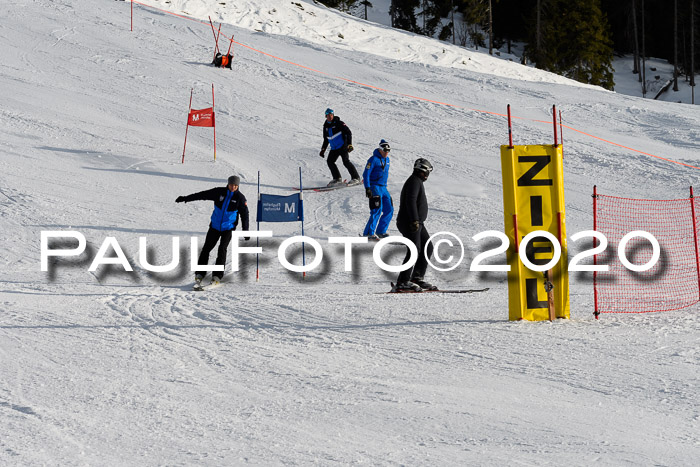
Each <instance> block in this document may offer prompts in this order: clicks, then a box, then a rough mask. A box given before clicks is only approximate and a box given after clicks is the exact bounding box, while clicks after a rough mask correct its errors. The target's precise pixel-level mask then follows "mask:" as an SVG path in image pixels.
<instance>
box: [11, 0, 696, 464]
mask: <svg viewBox="0 0 700 467" xmlns="http://www.w3.org/2000/svg"><path fill="white" fill-rule="evenodd" d="M145 3H147V4H149V5H150V6H155V7H158V8H164V9H169V11H170V12H173V13H178V14H179V15H181V16H175V15H172V14H169V13H166V12H164V11H161V10H158V9H154V8H151V7H145V6H143V5H141V4H139V3H134V30H133V32H132V31H130V19H129V7H130V5H129V2H115V1H112V0H102V1H96V0H22V1H17V0H9V1H5V2H2V4H0V17H1V18H2V21H0V45H1V46H0V59H1V61H2V64H3V65H2V67H0V89H2V97H3V99H2V101H3V102H2V106H0V125H2V132H1V133H0V157H1V160H2V170H0V235H1V236H2V242H1V243H0V264H1V265H2V273H3V274H2V276H1V277H0V375H2V377H1V378H0V421H1V425H2V427H3V430H2V431H3V433H2V436H0V464H3V465H26V464H39V465H44V464H50V465H55V464H61V465H86V464H87V465H155V464H157V465H173V464H177V465H193V464H208V465H240V464H245V463H251V464H273V465H274V464H321V465H333V464H351V463H357V464H360V463H364V464H380V465H472V464H475V465H493V466H501V465H514V464H516V465H543V464H549V465H589V464H599V465H621V464H627V465H637V464H640V465H669V466H671V465H673V466H679V465H696V463H697V459H698V458H700V426H699V424H700V407H699V403H698V400H699V398H698V386H699V381H698V374H699V373H698V367H699V354H698V351H697V349H698V339H699V336H700V334H699V332H698V331H699V330H700V326H699V320H698V309H699V307H698V306H697V305H696V306H693V307H690V308H687V309H684V310H680V311H677V312H668V313H654V314H643V315H635V314H632V315H603V316H602V317H601V319H600V320H598V321H597V320H595V319H594V317H593V315H592V312H593V291H592V285H591V276H590V275H589V274H586V273H577V274H571V319H570V320H558V321H556V322H553V323H549V322H536V323H533V322H523V321H521V322H509V321H508V310H507V283H506V278H505V273H475V272H470V271H469V263H470V261H471V260H472V259H473V258H474V256H475V255H476V254H477V253H478V252H479V251H483V250H484V249H485V246H484V245H482V244H477V243H476V242H474V241H473V240H472V239H471V237H472V236H473V235H475V234H477V233H479V232H482V231H485V230H501V231H502V230H503V211H502V209H503V201H502V188H501V171H500V157H499V147H500V145H502V144H507V135H508V134H507V126H506V119H505V117H504V116H503V114H504V113H505V110H506V105H507V104H510V105H511V106H512V111H513V116H514V122H513V134H514V139H515V143H516V144H549V143H551V142H552V139H553V134H552V124H551V119H552V115H551V113H552V105H553V104H556V106H557V109H558V110H561V111H562V116H563V120H564V123H565V125H566V126H567V127H566V128H565V129H564V133H563V137H564V177H565V184H566V209H567V211H566V221H567V231H568V233H569V235H572V234H573V233H576V232H579V231H582V230H589V229H591V228H592V206H591V205H592V200H591V193H592V189H593V185H597V187H598V191H599V192H601V193H605V194H610V195H615V196H623V197H631V198H650V199H672V198H684V197H687V196H688V187H689V186H690V185H693V184H695V185H696V186H697V185H698V184H697V180H698V174H700V171H698V169H696V168H693V167H692V166H695V167H697V166H700V151H699V149H700V143H698V141H699V139H700V112H699V111H698V110H697V107H696V106H688V105H678V104H671V103H667V102H657V101H652V100H649V99H641V98H636V97H632V96H625V95H620V94H616V93H613V92H609V91H605V90H602V89H600V88H596V87H593V86H584V85H581V84H580V83H575V82H572V81H569V80H566V79H564V78H561V77H559V76H554V75H550V74H547V73H544V72H542V71H540V70H535V69H532V68H529V67H523V66H520V65H518V64H516V63H513V62H510V61H508V60H503V59H497V58H493V57H490V56H488V55H486V54H481V53H476V52H473V51H471V52H470V51H468V50H465V49H460V48H456V47H453V46H452V45H450V44H445V43H441V42H438V41H434V40H430V39H426V38H423V37H419V36H416V35H412V34H407V33H403V32H400V31H394V30H391V29H390V28H387V27H385V26H381V25H375V24H372V23H370V22H366V21H363V20H358V19H356V18H352V17H350V16H348V15H345V14H342V13H338V12H337V11H334V10H330V9H327V8H325V7H323V6H321V5H316V4H314V3H310V2H306V1H303V0H298V1H295V2H289V1H281V0H260V1H255V2H253V1H241V2H227V1H226V2H224V1H221V2H216V3H214V2H206V1H204V0H189V1H186V0H171V1H170V2H162V1H155V0H151V1H148V2H145ZM209 16H211V17H212V19H213V20H214V21H215V25H216V27H217V28H218V24H219V22H223V25H222V27H221V37H220V40H219V46H220V47H221V48H222V49H226V48H228V38H230V37H231V36H232V35H233V36H234V40H235V43H234V45H233V50H234V54H235V57H234V61H233V67H232V70H222V69H216V68H213V67H211V66H210V62H211V59H212V56H213V51H214V38H213V35H212V30H211V28H210V26H209V23H208V19H207V18H208V17H209ZM341 35H342V36H343V38H341V37H340V36H341ZM212 84H213V86H214V92H215V110H216V131H217V133H216V148H217V149H216V161H214V157H213V156H214V151H213V134H212V133H213V132H212V130H211V129H210V128H196V127H190V128H189V130H188V137H187V151H186V155H185V162H184V164H183V163H181V160H182V153H183V143H184V137H185V123H186V116H187V109H188V104H189V99H190V91H191V90H192V91H193V99H192V107H193V108H196V109H197V108H199V109H201V108H205V107H209V106H211V100H212ZM327 107H331V108H333V109H334V110H335V113H336V115H337V116H339V117H340V118H341V119H342V120H344V121H345V122H346V123H347V124H348V125H349V127H350V128H351V129H352V132H353V144H354V146H355V151H354V152H353V153H352V154H351V160H352V161H353V162H354V163H355V165H356V166H357V167H358V169H360V171H361V170H362V168H363V167H364V164H365V162H366V160H367V158H369V156H370V155H371V153H372V151H373V149H374V148H375V147H376V145H377V143H378V142H379V140H380V139H382V138H384V139H386V140H388V141H390V143H391V146H392V152H391V154H390V155H391V174H390V179H389V180H390V182H389V187H388V189H389V191H390V193H392V195H393V198H394V201H395V202H396V201H397V200H398V195H399V193H400V190H401V186H402V184H403V182H404V180H405V179H406V178H407V177H408V175H409V174H410V173H411V167H412V163H413V161H414V160H415V159H416V158H417V157H425V158H427V159H429V160H430V161H431V162H432V163H433V165H434V167H435V170H434V172H433V174H432V175H431V177H430V179H429V180H428V181H427V182H426V192H427V196H428V201H429V204H430V214H429V217H428V220H427V221H426V226H427V228H428V229H429V230H430V231H431V232H438V231H449V232H452V233H454V234H456V235H457V236H458V237H460V238H461V239H462V240H463V241H464V243H465V245H466V247H467V255H466V256H467V258H466V260H465V262H464V263H463V264H462V265H461V266H460V267H458V268H457V269H456V270H455V271H452V272H450V273H439V272H436V271H433V270H429V273H428V277H427V278H426V279H428V280H430V281H431V282H434V283H436V284H438V285H439V286H440V287H442V288H446V289H447V288H484V287H488V288H490V289H489V290H488V291H486V292H481V293H475V294H465V295H446V294H423V295H400V296H397V295H387V294H385V293H383V292H385V291H387V290H388V288H389V282H390V281H393V280H395V274H390V273H385V272H383V271H382V270H381V269H380V268H379V267H378V266H377V265H376V264H375V263H374V261H373V259H372V245H365V246H357V247H355V249H354V254H355V257H354V261H353V271H352V272H346V271H345V268H344V250H343V247H342V246H341V245H329V244H328V242H327V238H328V237H329V236H347V237H357V235H358V233H361V232H362V230H363V228H364V225H365V222H366V220H367V217H368V208H367V200H366V198H365V196H364V191H363V190H362V188H361V187H355V188H348V189H342V190H337V191H333V192H329V193H308V194H305V196H304V204H305V218H306V220H305V223H304V233H305V235H307V236H310V237H313V238H314V239H316V240H318V241H319V242H320V243H321V245H322V247H323V254H324V255H323V262H322V264H321V265H320V266H319V267H318V268H317V269H315V270H313V271H311V272H309V273H308V274H307V277H306V279H303V278H302V277H301V274H298V273H292V272H289V271H287V270H285V269H284V268H283V267H282V266H281V264H280V262H279V261H278V259H277V247H278V246H279V245H280V244H281V242H282V240H283V239H285V238H287V237H289V236H292V235H298V234H300V233H301V232H300V230H301V226H300V225H299V224H298V223H295V224H262V225H261V229H262V230H272V231H274V237H273V238H271V239H262V240H261V243H260V244H261V246H262V247H263V254H262V255H261V256H260V260H261V261H260V280H259V281H256V261H255V256H254V255H247V254H243V255H242V263H241V270H240V271H239V272H237V273H231V270H230V265H229V269H228V274H227V276H226V277H225V278H224V281H225V283H224V285H223V286H222V287H219V288H217V289H214V290H212V291H210V292H204V293H197V292H193V291H192V290H191V286H192V274H191V273H190V272H189V269H190V268H189V266H190V254H191V247H190V238H191V237H195V238H197V239H198V241H199V244H200V245H201V243H202V241H203V236H204V233H205V232H206V229H207V226H208V223H209V216H210V213H211V209H212V203H211V202H192V203H187V204H176V203H175V202H174V200H175V198H176V197H177V196H180V195H187V194H190V193H194V192H197V191H202V190H205V189H208V188H212V187H215V186H222V185H223V184H225V180H226V178H227V177H228V176H229V175H234V174H237V175H240V177H241V178H242V180H243V181H242V184H241V188H240V189H241V192H242V193H243V194H245V195H246V197H247V199H248V205H249V207H250V209H251V217H250V219H251V228H253V229H254V228H256V224H255V209H256V205H257V179H258V172H260V187H261V190H262V191H263V192H264V193H270V194H281V195H284V194H292V193H293V191H292V188H293V187H295V186H298V183H299V167H301V169H302V176H303V181H304V184H305V185H307V186H313V185H324V184H325V183H327V182H328V180H329V179H330V174H329V170H328V168H327V166H326V163H325V160H323V159H321V158H320V157H319V156H318V151H319V149H320V147H321V143H322V137H321V126H322V124H323V112H324V110H325V109H326V108H327ZM569 128H573V129H574V130H571V129H569ZM652 156H658V157H663V158H665V159H670V160H672V161H675V162H677V163H674V162H669V161H666V160H662V159H660V158H657V157H652ZM340 169H341V173H343V176H347V171H346V170H345V169H344V168H343V167H340ZM397 204H398V203H397ZM397 207H398V206H397ZM42 231H77V232H80V233H81V234H82V235H84V236H85V238H86V239H87V249H86V253H85V254H83V255H82V256H80V257H77V258H71V257H66V258H52V259H51V260H50V263H51V265H50V267H49V271H48V272H42V271H41V268H40V259H41V258H40V251H41V232H42ZM390 233H392V234H397V230H396V228H395V224H394V223H393V222H392V226H391V228H390ZM173 236H176V237H179V238H180V245H179V249H176V252H179V253H180V255H179V256H180V261H179V264H180V265H179V267H178V268H177V270H176V271H174V272H171V273H161V274H153V273H149V272H148V271H146V270H145V269H144V267H143V266H142V262H141V259H140V254H141V251H140V250H141V249H140V245H139V238H140V237H145V238H146V240H147V245H148V248H147V251H143V254H144V255H145V256H146V257H147V259H148V260H149V261H150V262H151V263H154V264H167V263H168V262H169V261H170V259H171V258H172V257H173V243H172V238H173ZM108 237H113V239H114V240H113V242H114V243H112V244H115V243H116V244H118V245H119V247H120V248H121V249H122V250H123V253H124V255H125V258H126V259H127V260H128V262H129V264H130V265H131V266H132V267H133V269H134V271H133V272H126V271H124V268H123V267H122V266H121V265H117V264H115V265H102V266H100V267H98V268H97V269H96V270H95V271H93V272H91V271H89V269H90V265H91V263H92V261H93V259H94V258H95V257H96V256H97V255H98V251H99V249H100V247H101V246H102V245H103V244H104V242H105V241H106V239H107V238H108ZM253 243H254V241H250V242H244V243H243V246H252V244H253ZM60 245H61V244H60V243H59V245H58V246H59V247H60ZM75 246H76V242H75V241H73V240H67V241H65V242H62V248H67V249H70V248H74V247H75ZM570 247H571V251H572V253H575V252H578V251H581V250H583V249H586V248H588V245H577V244H574V243H573V242H571V243H570ZM110 252H111V253H108V256H116V254H115V252H114V251H113V249H110ZM289 253H290V259H292V260H293V261H295V262H296V263H297V264H298V263H300V262H301V251H300V250H299V249H294V248H292V249H290V250H289ZM195 255H196V251H195ZM445 256H446V255H445ZM313 257H314V252H313V251H312V249H311V248H309V247H308V245H307V249H306V260H307V261H309V260H311V259H312V258H313ZM402 257H403V250H402V249H401V248H400V247H396V248H394V249H393V250H392V249H391V248H389V249H388V250H387V254H386V255H385V258H384V259H385V260H386V261H388V262H393V263H397V262H399V261H400V260H401V258H402ZM212 260H213V258H212ZM500 260H503V258H500ZM498 261H499V258H495V262H498ZM693 459H695V461H693Z"/></svg>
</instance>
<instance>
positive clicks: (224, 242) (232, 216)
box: [175, 175, 250, 286]
mask: <svg viewBox="0 0 700 467" xmlns="http://www.w3.org/2000/svg"><path fill="white" fill-rule="evenodd" d="M240 184H241V179H240V177H238V176H237V175H232V176H230V177H229V178H228V183H227V185H226V186H222V187H216V188H212V189H211V190H205V191H200V192H198V193H193V194H191V195H187V196H178V197H177V199H176V200H175V202H176V203H188V202H190V201H214V211H213V212H212V213H211V219H210V222H209V230H208V231H207V236H206V239H205V240H204V246H203V247H202V252H201V253H200V255H199V260H198V262H197V264H200V265H206V264H208V263H209V254H210V253H211V250H213V249H214V247H215V246H216V243H217V242H219V250H218V253H217V255H216V264H217V265H219V266H221V265H224V266H225V265H226V251H227V250H228V245H229V243H231V237H232V236H233V234H232V233H231V232H233V231H234V230H236V226H237V225H238V219H239V218H240V219H241V221H242V223H243V230H246V231H247V230H248V202H247V201H246V199H245V196H243V193H241V192H240V191H238V186H239V185H240ZM245 240H250V237H245ZM206 275H207V273H206V271H197V272H196V273H195V277H194V280H195V286H199V285H200V284H201V282H202V279H204V276H206ZM223 275H224V272H223V271H215V272H214V273H212V283H217V282H219V281H221V278H222V277H223Z"/></svg>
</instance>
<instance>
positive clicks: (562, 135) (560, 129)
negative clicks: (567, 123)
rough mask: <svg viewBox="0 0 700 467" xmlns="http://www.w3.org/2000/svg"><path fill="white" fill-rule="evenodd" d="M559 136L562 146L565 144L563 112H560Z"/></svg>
mask: <svg viewBox="0 0 700 467" xmlns="http://www.w3.org/2000/svg"><path fill="white" fill-rule="evenodd" d="M559 136H560V137H561V138H560V139H561V144H562V145H563V144H564V125H562V121H561V110H560V111H559ZM562 157H563V154H562Z"/></svg>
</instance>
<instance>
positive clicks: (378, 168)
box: [362, 140, 394, 238]
mask: <svg viewBox="0 0 700 467" xmlns="http://www.w3.org/2000/svg"><path fill="white" fill-rule="evenodd" d="M389 151H391V146H390V145H389V143H388V142H386V141H385V140H381V141H380V142H379V147H378V148H377V149H375V150H374V153H373V154H372V157H370V158H369V160H368V161H367V166H366V167H365V171H364V172H363V173H362V177H363V178H364V185H365V194H366V195H367V198H369V199H370V202H371V200H372V198H373V197H377V196H378V197H379V205H378V206H376V205H374V206H372V205H371V207H370V212H369V220H368V221H367V226H366V227H365V231H364V233H363V235H364V236H365V237H371V236H377V237H380V238H384V237H388V234H387V233H386V231H387V229H388V228H389V223H390V222H391V218H392V217H393V216H394V203H393V202H392V200H391V196H390V195H389V191H388V190H387V188H386V185H387V181H388V180H389V165H390V162H391V161H390V160H389Z"/></svg>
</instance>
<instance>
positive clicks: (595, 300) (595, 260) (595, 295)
mask: <svg viewBox="0 0 700 467" xmlns="http://www.w3.org/2000/svg"><path fill="white" fill-rule="evenodd" d="M597 227H598V189H597V187H596V185H593V230H594V231H595V230H596V229H597ZM597 246H598V241H597V240H596V238H595V237H593V248H594V249H595V248H596V247H597ZM597 264H598V255H593V265H594V266H596V265H597ZM597 277H598V271H596V270H594V271H593V303H594V306H595V309H594V311H593V315H594V316H595V319H598V317H599V316H600V312H599V311H598V289H597V287H596V286H597V280H596V279H597Z"/></svg>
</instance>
